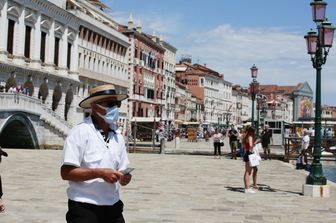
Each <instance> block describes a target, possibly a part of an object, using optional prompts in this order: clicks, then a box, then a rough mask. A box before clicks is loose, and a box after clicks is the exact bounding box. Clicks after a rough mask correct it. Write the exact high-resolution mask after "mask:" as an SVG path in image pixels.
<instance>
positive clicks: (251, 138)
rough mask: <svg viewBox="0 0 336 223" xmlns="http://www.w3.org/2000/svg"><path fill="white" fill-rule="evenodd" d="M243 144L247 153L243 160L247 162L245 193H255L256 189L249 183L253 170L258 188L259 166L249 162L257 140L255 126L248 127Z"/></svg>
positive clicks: (254, 184) (254, 181) (253, 176)
mask: <svg viewBox="0 0 336 223" xmlns="http://www.w3.org/2000/svg"><path fill="white" fill-rule="evenodd" d="M242 144H243V146H244V149H245V154H244V157H243V161H244V162H245V173H244V178H243V179H244V186H245V193H253V194H254V193H255V190H253V189H252V188H250V185H249V180H250V179H249V178H250V175H251V172H252V170H253V174H252V178H253V187H254V188H257V173H258V167H257V166H254V167H251V166H250V164H249V155H250V154H252V149H253V146H254V145H255V144H256V142H255V128H254V127H253V126H249V127H247V128H246V133H245V136H244V138H243V141H242Z"/></svg>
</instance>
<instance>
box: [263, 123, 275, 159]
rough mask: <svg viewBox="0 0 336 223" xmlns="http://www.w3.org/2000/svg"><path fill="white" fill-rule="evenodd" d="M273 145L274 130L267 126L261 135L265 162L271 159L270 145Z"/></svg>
mask: <svg viewBox="0 0 336 223" xmlns="http://www.w3.org/2000/svg"><path fill="white" fill-rule="evenodd" d="M271 142H272V144H273V137H272V130H270V129H269V126H268V125H265V127H264V130H263V131H262V133H261V145H262V147H263V149H264V155H265V160H267V159H269V160H270V159H271V149H270V143H271Z"/></svg>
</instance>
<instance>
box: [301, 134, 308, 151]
mask: <svg viewBox="0 0 336 223" xmlns="http://www.w3.org/2000/svg"><path fill="white" fill-rule="evenodd" d="M309 141H310V138H309V135H305V136H303V138H302V146H301V149H302V150H306V149H308V147H309Z"/></svg>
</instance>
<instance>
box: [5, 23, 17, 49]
mask: <svg viewBox="0 0 336 223" xmlns="http://www.w3.org/2000/svg"><path fill="white" fill-rule="evenodd" d="M14 26H15V22H14V21H13V20H10V19H9V20H8V34H7V51H8V53H9V54H13V44H14Z"/></svg>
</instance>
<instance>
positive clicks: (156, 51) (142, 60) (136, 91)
mask: <svg viewBox="0 0 336 223" xmlns="http://www.w3.org/2000/svg"><path fill="white" fill-rule="evenodd" d="M119 31H120V32H122V33H123V34H124V35H126V36H127V37H128V42H129V44H130V47H129V48H128V56H129V64H130V65H131V66H130V67H129V69H128V81H129V84H130V90H129V92H128V95H129V102H130V103H129V105H128V109H129V119H130V120H131V121H132V123H139V122H143V123H144V124H145V123H155V122H159V121H161V120H162V117H163V112H162V111H163V109H164V106H165V103H166V102H165V89H164V53H165V49H164V48H163V47H162V45H161V44H160V43H157V42H156V37H153V36H151V35H149V34H146V33H143V32H142V26H141V24H138V25H137V26H136V27H135V25H134V22H133V18H132V16H130V18H129V21H128V25H127V26H120V28H119ZM154 128H155V127H154ZM129 129H130V131H131V126H129Z"/></svg>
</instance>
